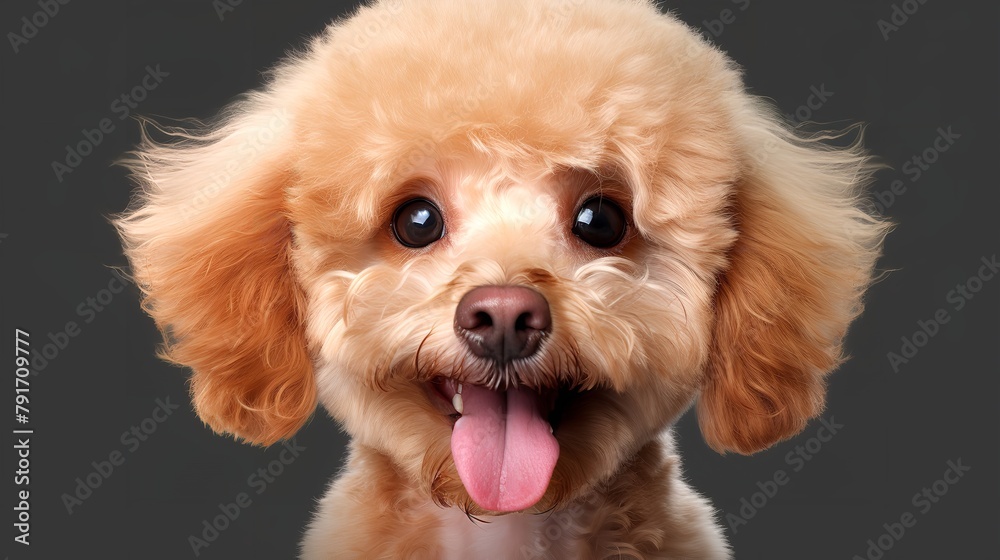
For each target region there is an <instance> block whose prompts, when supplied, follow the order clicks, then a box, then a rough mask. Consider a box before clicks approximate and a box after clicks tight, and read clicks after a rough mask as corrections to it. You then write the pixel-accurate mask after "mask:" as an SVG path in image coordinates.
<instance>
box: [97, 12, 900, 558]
mask: <svg viewBox="0 0 1000 560" xmlns="http://www.w3.org/2000/svg"><path fill="white" fill-rule="evenodd" d="M157 130H158V131H159V132H160V133H166V135H168V136H170V137H172V140H171V141H166V142H158V141H155V140H153V139H152V138H151V137H144V141H143V143H142V145H141V146H140V147H139V149H138V150H137V151H136V152H135V153H134V155H133V157H132V158H131V159H130V161H129V163H128V164H129V166H130V167H131V169H132V170H133V175H134V177H135V179H136V181H137V182H138V183H139V185H140V186H141V193H140V195H139V196H138V198H137V200H136V202H135V203H134V204H133V206H132V207H131V208H130V209H129V210H128V211H127V212H125V214H123V215H122V216H121V217H119V219H118V220H117V222H116V223H117V225H118V227H119V229H120V231H121V235H122V238H123V239H124V244H125V247H126V252H127V254H128V256H129V258H130V260H131V263H132V267H133V273H134V276H135V278H136V280H137V281H138V283H139V285H140V286H142V289H143V291H144V294H145V300H144V305H145V308H146V310H147V311H148V312H149V313H150V314H151V315H152V316H153V317H154V319H155V320H156V322H157V324H158V325H159V327H160V328H161V330H162V331H163V332H164V338H165V341H166V342H165V344H164V347H163V354H164V356H165V357H167V358H168V359H170V360H172V361H174V362H176V363H179V364H183V365H185V366H188V367H190V368H191V369H192V370H193V376H192V377H191V394H192V398H193V401H194V405H195V407H196V409H197V412H198V413H199V415H200V416H201V417H202V418H203V419H204V420H205V422H206V423H207V424H208V425H210V426H211V427H212V428H213V429H215V430H216V431H218V432H225V433H229V434H233V435H235V436H236V437H238V438H241V439H243V440H246V441H248V442H252V443H256V444H263V445H267V444H271V443H273V442H275V441H277V440H279V439H281V438H286V437H289V436H291V435H292V434H294V433H295V431H296V430H298V429H299V428H300V427H301V426H302V425H303V423H304V422H306V420H307V419H308V418H309V417H310V416H311V414H312V413H313V411H314V409H315V407H316V403H317V400H318V401H319V402H320V403H322V405H323V406H324V407H325V408H326V410H327V411H328V412H329V413H330V414H331V415H332V416H333V417H334V418H335V419H336V420H337V421H338V422H340V424H341V425H342V426H343V427H344V428H345V429H346V430H347V431H348V432H349V433H350V434H351V436H352V444H351V448H350V456H349V458H348V459H347V462H346V467H345V470H344V472H343V473H342V474H341V475H340V476H339V478H337V480H335V481H334V483H333V485H332V486H331V487H330V490H329V492H328V493H327V495H326V497H325V498H324V499H323V500H322V502H321V505H320V507H319V511H318V513H317V515H316V517H315V520H314V522H313V524H312V525H311V527H310V528H309V531H308V533H307V535H306V539H305V541H304V544H303V548H302V556H303V558H306V559H320V558H617V557H630V558H699V559H700V558H727V557H728V556H729V554H730V552H729V550H728V547H727V545H726V544H725V540H724V538H723V536H722V531H721V530H720V529H719V527H718V525H717V524H716V521H715V520H714V518H713V511H712V509H711V507H710V506H709V505H708V503H707V502H706V501H705V500H704V499H703V498H701V497H700V496H699V495H697V494H696V493H695V492H693V491H692V490H691V489H690V488H688V487H687V486H686V485H685V483H684V482H683V480H682V477H681V472H680V469H679V464H678V460H677V457H676V451H675V450H674V447H673V444H672V443H671V440H670V437H669V427H670V425H671V424H672V423H673V422H674V421H675V420H676V419H677V418H678V416H679V415H680V414H681V413H682V412H684V411H685V410H686V409H687V408H688V407H689V406H690V405H691V404H692V402H695V401H696V402H697V413H698V419H699V423H700V425H701V428H702V431H703V434H704V436H705V438H706V440H707V441H708V443H709V444H710V445H711V446H712V447H713V448H715V449H716V450H718V451H720V452H724V451H736V452H739V453H752V452H755V451H758V450H761V449H764V448H766V447H768V446H770V445H772V444H773V443H775V442H777V441H779V440H782V439H784V438H788V437H790V436H792V435H794V434H796V433H798V432H799V431H800V430H801V429H802V428H803V426H804V425H805V424H806V422H807V421H808V420H809V419H810V418H812V417H814V416H816V414H818V412H819V411H820V409H821V408H822V406H823V400H824V376H825V375H826V374H827V373H828V372H830V371H831V370H832V369H833V368H835V367H836V366H837V365H838V364H839V363H840V361H841V360H842V348H841V343H842V339H843V337H844V333H845V330H846V329H847V327H848V324H849V323H850V322H851V320H852V319H853V318H855V317H856V316H857V315H858V313H860V311H861V307H862V304H861V298H862V293H863V292H864V290H865V289H866V287H867V286H868V284H869V283H870V281H871V277H872V269H873V266H874V262H875V259H876V258H877V255H878V252H879V249H880V245H881V239H882V236H883V235H884V233H885V225H884V223H883V222H881V221H880V220H879V219H877V218H876V217H873V216H872V215H870V214H868V213H866V211H865V210H863V207H864V205H863V204H862V198H861V197H862V195H863V190H864V187H865V185H866V184H867V182H868V180H869V178H870V176H871V173H872V170H873V166H872V165H871V163H870V162H869V160H868V158H867V157H866V155H865V153H864V151H863V149H862V148H861V146H860V145H859V144H858V143H854V144H853V145H851V146H849V147H831V146H830V145H828V144H825V143H824V140H826V139H827V138H824V137H810V138H805V137H802V136H800V135H798V134H796V133H795V132H794V131H791V130H789V128H788V127H787V126H786V125H785V124H784V123H783V122H782V121H781V119H780V118H779V117H778V116H777V114H776V112H775V111H773V110H772V109H771V108H770V107H769V106H768V105H767V104H766V103H764V102H762V101H761V100H759V99H757V98H754V97H753V96H751V95H749V94H747V93H746V91H745V89H744V86H743V84H742V82H741V78H740V74H739V71H738V69H737V68H736V67H735V66H734V65H733V64H732V63H731V62H730V60H728V59H727V58H726V57H725V56H724V55H723V54H722V53H721V52H719V51H718V50H716V49H715V48H713V47H711V46H710V45H708V44H707V43H705V42H704V41H702V40H701V38H700V37H698V36H697V35H696V34H695V33H694V32H692V31H691V30H690V29H688V28H687V27H685V26H684V25H683V24H682V23H680V22H679V21H678V20H676V19H675V18H674V17H672V16H669V15H664V14H662V13H660V12H659V11H658V10H657V8H656V7H655V6H654V5H653V4H652V3H650V2H648V1H645V0H604V1H599V0H562V1H560V0H545V1H540V0H512V1H505V2H485V1H474V0H434V1H420V0H402V1H389V0H386V1H383V2H376V3H374V4H372V5H371V6H367V7H363V8H361V9H359V10H358V11H357V12H356V13H355V14H354V15H353V16H352V17H350V18H348V19H345V20H342V21H338V22H335V23H334V24H332V25H330V26H329V28H328V29H327V30H326V32H324V33H323V34H322V35H321V36H320V37H318V38H316V39H314V40H313V41H312V42H311V43H310V44H309V46H308V48H306V49H305V50H304V51H302V52H300V53H297V54H295V55H293V56H291V57H290V58H288V59H287V60H285V61H284V62H282V63H281V64H280V65H279V66H278V67H277V68H276V69H274V71H273V72H272V74H271V76H270V79H269V81H268V84H267V86H266V87H265V88H264V89H263V90H262V91H259V92H255V93H252V94H249V95H248V96H246V97H245V98H244V99H243V100H241V101H239V102H237V103H235V104H234V105H232V106H231V107H230V108H229V109H228V110H226V111H225V112H224V114H223V115H222V116H221V117H220V118H219V119H218V121H217V123H215V124H214V125H211V126H202V127H196V129H195V130H192V131H186V130H183V129H170V128H158V129H157ZM161 135H162V134H161ZM595 194H599V195H601V196H603V197H607V198H609V199H612V200H615V201H617V202H618V204H620V205H621V206H622V207H623V208H625V209H626V212H627V214H628V233H627V236H626V238H625V239H624V240H623V241H622V242H621V243H620V244H619V245H617V246H615V247H613V248H610V249H596V248H594V247H591V246H589V245H586V244H585V243H583V242H582V241H581V240H580V239H578V238H577V237H575V236H574V235H573V234H572V233H571V231H570V226H571V225H572V222H573V218H574V216H575V211H576V210H577V209H578V208H579V205H580V203H581V202H582V201H583V200H586V199H587V198H589V197H591V196H593V195H595ZM414 197H422V198H425V199H429V200H432V201H434V202H435V203H436V204H437V205H438V207H439V208H440V209H441V211H442V214H443V216H444V221H445V229H446V234H445V236H444V237H443V238H442V239H441V240H439V241H437V242H436V243H433V244H432V245H430V246H428V247H425V248H422V249H411V248H407V247H405V246H403V245H401V244H400V243H398V242H396V241H395V239H394V238H393V232H392V228H391V227H390V225H389V222H390V220H391V217H392V215H393V210H394V209H395V208H396V207H397V206H398V205H399V204H400V203H402V202H404V201H406V200H409V199H411V198H414ZM484 285H518V286H527V287H530V288H532V289H534V290H535V291H537V292H538V293H540V294H542V295H543V296H544V298H545V299H546V300H547V301H548V302H549V305H550V306H551V315H552V323H553V325H554V327H553V329H552V333H551V336H550V337H548V339H546V341H545V344H544V346H543V347H542V349H541V350H540V351H539V352H538V353H537V354H536V355H534V356H532V357H531V358H530V359H529V360H526V361H525V362H524V363H522V364H520V365H519V366H518V367H517V368H515V370H510V369H509V368H507V369H502V368H498V367H496V366H493V365H492V364H490V363H488V362H484V361H483V360H479V359H477V358H475V357H474V356H472V355H471V354H470V353H469V352H468V351H467V349H466V348H465V347H464V346H463V345H462V343H461V341H460V340H459V338H458V337H457V336H456V334H455V329H454V328H453V323H454V320H455V319H454V318H455V308H456V305H457V304H458V302H459V300H460V298H462V296H463V295H464V294H465V293H467V292H468V291H469V290H471V289H473V288H474V287H477V286H484ZM442 376H444V377H450V378H452V379H456V380H461V381H463V382H465V383H470V384H481V385H489V386H496V387H504V386H508V385H511V384H520V385H524V386H526V387H529V388H535V389H539V390H541V389H553V388H559V390H560V392H561V393H560V394H561V397H560V399H561V403H560V405H559V413H558V414H559V418H558V425H557V426H556V430H555V436H556V439H557V440H558V444H559V448H560V454H559V459H558V463H557V464H556V466H555V471H554V473H553V475H552V478H551V481H550V483H549V486H548V490H547V491H546V492H545V495H544V496H543V497H542V499H541V500H540V501H539V502H538V503H537V504H536V505H534V506H533V507H531V508H528V509H526V510H524V511H523V512H515V513H508V514H505V515H498V512H493V511H489V510H484V509H483V508H481V507H480V506H478V505H477V504H476V503H475V502H474V501H473V500H472V499H471V498H470V497H469V494H468V493H467V492H466V489H465V488H464V486H463V484H462V482H461V480H460V477H459V476H458V474H457V473H456V466H455V462H454V461H453V458H452V452H451V448H450V447H449V445H450V437H451V430H452V425H453V424H454V419H453V418H452V417H451V416H449V415H448V414H447V412H448V411H446V410H444V409H442V403H439V402H434V397H433V395H431V394H430V393H429V392H428V390H427V385H428V384H429V383H430V382H431V381H432V380H433V379H435V378H440V377H442ZM451 412H454V411H451ZM477 520H479V521H482V522H484V523H480V522H478V521H477Z"/></svg>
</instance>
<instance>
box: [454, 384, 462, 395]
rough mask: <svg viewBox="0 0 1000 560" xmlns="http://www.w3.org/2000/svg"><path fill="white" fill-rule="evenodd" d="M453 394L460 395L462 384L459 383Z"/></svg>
mask: <svg viewBox="0 0 1000 560" xmlns="http://www.w3.org/2000/svg"><path fill="white" fill-rule="evenodd" d="M455 392H456V393H458V394H459V395H461V394H462V384H461V383H459V384H458V387H456V388H455Z"/></svg>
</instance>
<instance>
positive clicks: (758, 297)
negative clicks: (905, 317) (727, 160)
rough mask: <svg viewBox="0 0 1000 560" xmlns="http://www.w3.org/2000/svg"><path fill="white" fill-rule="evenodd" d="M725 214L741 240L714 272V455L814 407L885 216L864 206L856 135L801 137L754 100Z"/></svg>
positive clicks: (705, 415) (864, 180) (792, 423)
mask: <svg viewBox="0 0 1000 560" xmlns="http://www.w3.org/2000/svg"><path fill="white" fill-rule="evenodd" d="M746 113H747V114H752V115H753V117H752V119H751V120H750V121H749V122H747V123H746V124H745V127H744V128H745V139H744V141H745V143H746V146H747V148H745V149H746V151H747V152H748V156H747V159H746V162H745V170H744V172H743V174H742V178H741V179H740V180H739V182H738V183H737V185H736V191H735V198H734V200H733V211H734V217H735V221H736V226H737V229H738V234H739V237H738V239H737V241H736V243H735V245H734V246H733V248H732V252H731V254H730V266H729V268H728V269H727V271H726V272H724V273H723V275H722V276H721V277H720V279H719V286H718V291H717V293H716V299H715V316H716V319H715V320H716V322H715V327H714V331H713V342H712V346H711V353H710V355H709V358H708V365H707V370H706V378H705V384H704V386H703V388H702V391H701V395H700V397H699V401H698V420H699V424H700V426H701V430H702V433H703V435H704V437H705V439H706V441H707V442H708V444H709V445H710V446H711V447H712V448H713V449H715V450H717V451H720V452H724V451H727V450H731V451H736V452H740V453H747V454H748V453H753V452H755V451H759V450H761V449H765V448H767V447H769V446H770V445H772V444H774V443H776V442H778V441H780V440H783V439H785V438H788V437H791V436H793V435H795V434H797V433H799V432H800V431H801V430H802V429H803V428H804V427H805V425H806V423H807V422H808V420H809V419H810V418H813V417H815V416H816V415H817V414H819V412H820V411H821V410H822V407H823V401H824V398H825V389H826V387H825V380H824V377H825V375H826V374H827V373H829V372H830V371H831V370H832V369H834V368H835V367H836V366H837V365H839V363H840V362H841V361H842V359H843V358H842V348H841V346H842V340H843V337H844V335H845V332H846V330H847V327H848V324H849V323H850V322H851V320H853V319H854V318H855V317H856V316H857V315H858V314H859V313H860V312H861V309H862V301H861V298H862V294H863V292H864V290H865V289H866V288H867V287H868V285H869V284H870V282H871V279H872V269H873V267H874V264H875V260H876V259H877V257H878V255H879V252H880V250H881V244H882V238H883V237H884V235H885V232H886V227H887V226H886V225H885V223H883V222H881V221H880V220H878V219H877V218H875V217H873V216H871V215H869V214H868V213H867V212H866V211H865V210H864V209H863V208H864V201H863V198H862V197H863V191H864V188H865V187H866V186H867V184H868V182H869V180H870V178H871V175H872V172H873V169H874V168H873V166H872V165H871V163H870V161H869V159H868V158H867V157H866V156H865V154H864V152H863V150H862V148H861V146H860V134H859V138H858V140H857V141H856V142H854V143H853V144H852V145H850V146H846V147H832V146H830V145H827V144H825V143H824V140H829V139H830V138H829V137H826V138H822V137H816V138H810V139H801V138H798V137H797V136H796V135H795V134H794V133H793V132H791V131H789V130H788V129H786V128H785V127H784V125H782V124H780V121H779V117H777V116H775V115H773V114H772V113H771V112H770V110H769V109H767V108H766V107H764V106H763V104H758V102H754V103H753V106H752V110H748V111H747V112H746Z"/></svg>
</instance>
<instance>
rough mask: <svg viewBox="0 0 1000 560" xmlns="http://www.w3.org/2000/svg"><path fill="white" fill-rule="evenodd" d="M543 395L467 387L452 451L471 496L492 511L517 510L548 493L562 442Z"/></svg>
mask: <svg viewBox="0 0 1000 560" xmlns="http://www.w3.org/2000/svg"><path fill="white" fill-rule="evenodd" d="M538 401H539V395H538V394H537V393H534V392H532V391H528V390H521V389H508V390H507V391H491V390H489V389H486V388H483V387H477V386H475V385H465V386H464V387H463V388H462V405H463V411H462V417H461V418H459V419H458V421H457V422H455V429H454V431H453V432H452V434H451V454H452V456H453V457H454V459H455V466H456V467H457V468H458V476H459V477H460V478H461V479H462V484H464V485H465V489H466V490H467V491H468V492H469V496H471V497H472V499H473V501H475V502H476V503H477V504H479V506H480V507H482V508H485V509H488V510H491V511H504V512H506V511H518V510H522V509H526V508H529V507H531V506H533V505H535V504H536V503H537V502H538V500H540V499H541V498H542V495H543V494H545V489H546V488H548V486H549V479H550V478H552V469H554V468H555V466H556V460H557V459H558V458H559V442H558V441H556V438H555V436H553V435H552V433H551V427H550V425H549V423H548V421H547V420H545V419H544V418H542V415H541V414H540V412H539V402H538Z"/></svg>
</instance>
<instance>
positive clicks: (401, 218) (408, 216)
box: [392, 198, 444, 248]
mask: <svg viewBox="0 0 1000 560" xmlns="http://www.w3.org/2000/svg"><path fill="white" fill-rule="evenodd" d="M392 233H393V235H395V236H396V239H398V240H399V242H400V243H402V244H403V245H406V246H407V247H413V248H418V247H426V246H428V245H430V244H431V243H434V242H435V241H437V240H438V239H441V238H442V237H443V236H444V220H443V219H442V218H441V211H440V210H438V209H437V206H434V204H432V203H431V202H430V201H428V200H424V199H422V198H417V199H414V200H410V201H407V202H404V203H403V204H402V205H401V206H400V207H399V208H397V209H396V213H395V214H394V215H393V217H392Z"/></svg>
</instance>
